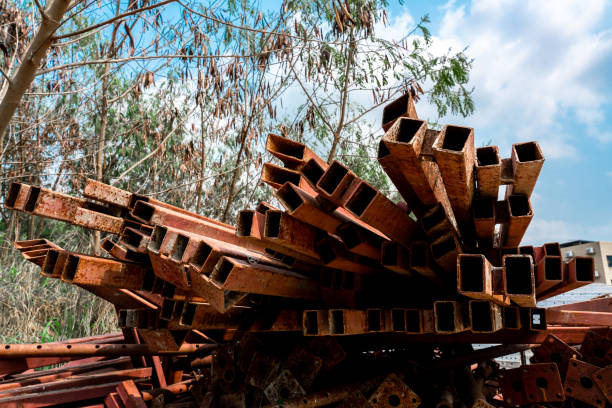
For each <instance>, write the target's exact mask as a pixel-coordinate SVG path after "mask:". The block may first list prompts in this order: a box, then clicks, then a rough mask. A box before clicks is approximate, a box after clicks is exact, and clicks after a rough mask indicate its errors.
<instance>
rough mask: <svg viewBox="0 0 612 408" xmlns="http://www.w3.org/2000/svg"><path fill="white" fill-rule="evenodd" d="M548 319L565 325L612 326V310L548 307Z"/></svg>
mask: <svg viewBox="0 0 612 408" xmlns="http://www.w3.org/2000/svg"><path fill="white" fill-rule="evenodd" d="M546 321H547V322H548V324H559V325H563V326H612V312H590V311H576V310H554V309H546Z"/></svg>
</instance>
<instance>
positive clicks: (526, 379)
mask: <svg viewBox="0 0 612 408" xmlns="http://www.w3.org/2000/svg"><path fill="white" fill-rule="evenodd" d="M501 388H502V395H503V396H504V400H505V401H506V402H507V403H508V404H510V405H525V404H530V403H538V402H558V401H564V400H565V394H564V393H563V384H562V383H561V376H560V375H559V369H558V368H557V365H556V364H555V363H540V364H531V365H525V366H521V367H518V368H515V369H512V370H506V371H504V373H503V374H502V376H501Z"/></svg>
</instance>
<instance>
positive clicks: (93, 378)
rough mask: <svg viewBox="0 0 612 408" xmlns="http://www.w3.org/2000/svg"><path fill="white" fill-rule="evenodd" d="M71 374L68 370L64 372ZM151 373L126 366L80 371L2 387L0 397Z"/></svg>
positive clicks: (146, 368) (145, 375) (142, 376)
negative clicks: (24, 384)
mask: <svg viewBox="0 0 612 408" xmlns="http://www.w3.org/2000/svg"><path fill="white" fill-rule="evenodd" d="M66 374H72V373H70V372H68V373H64V376H65V375H66ZM151 374H152V369H151V368H150V367H145V368H128V369H121V370H119V369H115V370H112V371H110V370H109V371H107V372H102V373H96V372H94V373H82V374H79V375H78V376H76V377H73V378H61V380H60V381H57V380H59V379H60V378H57V379H56V381H45V382H44V383H41V384H31V385H26V386H22V387H19V388H11V389H3V390H0V398H7V397H8V396H16V395H24V394H32V393H38V392H42V391H44V392H48V391H55V390H62V389H67V388H72V387H82V386H85V385H92V384H99V383H103V382H108V381H120V380H126V379H129V378H148V377H150V376H151Z"/></svg>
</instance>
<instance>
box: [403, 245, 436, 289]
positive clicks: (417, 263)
mask: <svg viewBox="0 0 612 408" xmlns="http://www.w3.org/2000/svg"><path fill="white" fill-rule="evenodd" d="M431 258H432V257H431V252H430V250H429V245H428V244H427V242H419V241H415V242H412V244H411V245H410V269H412V270H413V271H415V272H417V273H419V274H421V275H423V276H424V277H426V278H429V279H434V280H437V279H438V274H437V273H436V272H435V271H434V270H433V267H432V263H433V261H432V259H431Z"/></svg>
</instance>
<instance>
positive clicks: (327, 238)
mask: <svg viewBox="0 0 612 408" xmlns="http://www.w3.org/2000/svg"><path fill="white" fill-rule="evenodd" d="M315 251H316V252H317V254H318V255H319V258H320V259H321V261H322V262H323V264H324V265H325V266H326V267H328V268H334V269H341V270H344V271H349V272H352V273H356V274H370V273H373V272H375V271H376V270H377V269H379V270H380V269H381V268H380V265H379V263H378V260H376V261H374V260H372V259H370V258H366V257H362V256H359V255H357V254H355V253H352V252H349V251H348V250H347V249H346V247H345V246H344V244H343V243H342V242H341V241H339V240H338V239H336V238H335V237H333V236H331V235H323V236H320V237H318V238H317V239H316V240H315Z"/></svg>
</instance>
